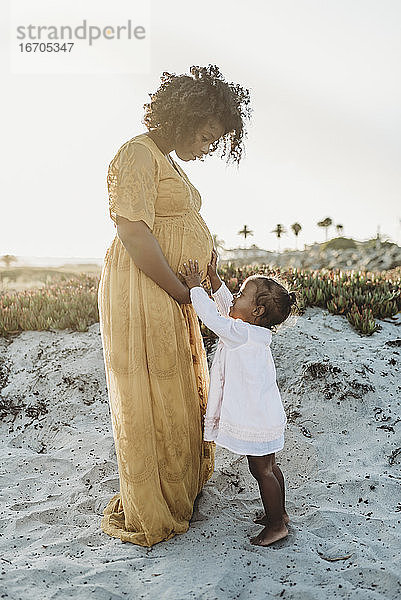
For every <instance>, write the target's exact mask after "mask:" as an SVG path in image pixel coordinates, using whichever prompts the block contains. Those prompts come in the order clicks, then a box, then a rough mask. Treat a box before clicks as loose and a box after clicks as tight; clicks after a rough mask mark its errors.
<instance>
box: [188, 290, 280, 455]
mask: <svg viewBox="0 0 401 600" xmlns="http://www.w3.org/2000/svg"><path fill="white" fill-rule="evenodd" d="M190 295H191V301H192V305H193V307H194V309H195V311H196V313H197V314H198V316H199V317H200V319H201V320H202V321H203V323H204V324H205V325H206V327H208V328H209V329H211V330H212V331H214V332H215V333H216V334H217V335H218V336H219V341H218V344H217V348H216V353H215V356H214V359H213V363H212V366H211V369H210V387H209V394H208V404H207V409H206V416H205V433H204V439H205V440H207V441H214V442H216V444H217V445H219V446H222V447H223V448H227V449H228V450H231V451H232V452H235V453H236V454H247V455H250V456H263V455H265V454H271V453H273V452H279V451H280V450H282V449H283V447H284V431H285V428H286V423H287V417H286V414H285V411H284V407H283V404H282V401H281V395H280V391H279V389H278V387H277V382H276V368H275V365H274V361H273V357H272V353H271V350H270V342H271V339H272V333H271V331H270V329H267V328H265V327H260V326H259V325H252V324H251V323H246V322H245V321H242V320H241V319H233V318H232V317H229V316H228V313H229V310H230V306H231V304H232V300H233V295H232V294H231V292H230V290H229V289H228V288H227V286H226V285H225V283H222V285H221V286H220V287H219V289H218V290H217V292H215V293H214V294H212V296H213V298H214V300H215V302H213V300H211V299H210V298H209V296H208V294H207V292H206V291H205V290H204V289H203V287H193V288H191V290H190ZM217 309H218V310H217Z"/></svg>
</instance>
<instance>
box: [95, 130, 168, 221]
mask: <svg viewBox="0 0 401 600" xmlns="http://www.w3.org/2000/svg"><path fill="white" fill-rule="evenodd" d="M107 188H108V193H109V211H110V217H111V219H112V220H113V221H114V223H117V219H116V217H117V215H120V216H121V217H125V218H126V219H129V220H130V221H144V222H145V223H146V225H147V226H148V227H149V229H151V230H152V229H153V225H154V220H155V202H156V198H157V189H158V168H157V162H156V159H155V157H154V156H153V154H152V152H151V150H149V148H147V147H146V146H145V145H143V144H139V143H135V142H132V141H129V142H127V143H126V144H124V145H123V146H122V147H121V148H120V150H119V151H118V152H117V154H116V155H115V157H114V158H113V160H112V161H111V163H110V165H109V169H108V173H107Z"/></svg>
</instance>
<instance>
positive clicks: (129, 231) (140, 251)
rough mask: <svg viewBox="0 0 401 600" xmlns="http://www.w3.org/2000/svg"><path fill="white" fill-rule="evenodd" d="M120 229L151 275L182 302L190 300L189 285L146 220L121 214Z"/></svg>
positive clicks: (131, 251) (133, 255)
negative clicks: (173, 267) (177, 270)
mask: <svg viewBox="0 0 401 600" xmlns="http://www.w3.org/2000/svg"><path fill="white" fill-rule="evenodd" d="M117 233H118V237H119V238H120V240H121V242H122V244H123V245H124V247H125V249H126V250H127V252H128V254H129V255H130V257H131V258H132V260H133V261H134V263H135V264H136V266H137V267H138V268H139V269H141V271H143V272H144V273H145V274H146V275H147V276H148V277H150V278H151V279H152V280H153V281H154V282H155V283H157V285H159V286H160V287H161V288H163V290H164V291H165V292H167V293H168V294H169V295H170V296H172V297H173V298H174V299H175V300H176V301H177V302H179V303H180V304H190V302H191V296H190V293H189V289H188V287H187V286H186V285H185V284H184V283H182V282H181V281H180V280H179V279H178V277H177V276H176V275H175V273H174V271H173V270H172V268H171V267H170V265H169V264H168V262H167V260H166V257H165V256H164V254H163V252H162V249H161V248H160V246H159V242H158V241H157V239H156V238H155V236H154V235H153V233H152V232H151V230H150V229H149V227H148V226H147V225H146V223H145V222H144V221H129V220H128V219H125V218H124V217H120V216H119V215H117Z"/></svg>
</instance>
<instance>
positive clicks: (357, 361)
mask: <svg viewBox="0 0 401 600" xmlns="http://www.w3.org/2000/svg"><path fill="white" fill-rule="evenodd" d="M397 322H398V325H397V324H396V323H394V324H391V323H387V322H384V321H380V324H381V326H382V329H381V330H380V331H379V332H377V333H375V334H374V335H373V336H371V337H362V336H360V335H359V334H358V333H356V332H355V331H353V330H352V329H351V327H350V325H349V324H348V322H347V321H346V319H345V318H343V317H340V316H333V315H330V314H329V313H328V312H327V311H324V310H320V309H318V308H309V309H308V310H307V311H306V313H305V314H304V315H303V316H302V317H300V318H299V319H298V321H297V322H296V324H295V325H294V326H293V327H287V328H285V329H282V330H281V331H280V332H279V333H278V334H277V335H276V336H274V337H273V345H272V351H273V354H274V357H275V361H276V367H277V375H278V383H279V386H280V389H281V392H282V396H283V403H284V406H285V408H286V411H287V416H288V419H289V423H288V429H287V433H286V445H285V448H284V450H283V451H282V452H280V453H278V454H277V462H278V463H279V464H280V466H281V468H282V470H283V472H284V475H285V477H286V489H287V511H288V513H289V515H290V518H291V521H290V524H289V536H288V537H287V538H286V539H284V540H282V541H280V542H278V543H276V544H275V545H273V546H270V547H268V548H260V547H255V546H252V545H250V543H249V537H251V536H252V535H254V534H255V533H256V532H258V531H259V529H260V526H258V525H255V524H254V523H253V522H252V519H253V517H254V516H255V514H256V513H257V511H259V510H260V509H261V503H260V500H259V495H258V491H257V485H256V483H255V481H254V480H253V479H252V478H251V477H250V475H249V474H248V471H247V467H246V458H245V457H239V456H236V455H233V454H231V453H229V452H227V451H224V450H218V452H217V462H216V470H215V473H214V475H213V478H212V479H211V480H210V482H209V483H208V484H207V485H206V487H205V489H204V491H203V493H202V495H201V496H200V498H199V501H198V502H197V506H196V508H195V511H194V516H193V519H192V523H191V527H190V529H189V531H188V532H187V533H186V534H184V535H181V536H177V537H175V538H173V539H172V540H170V541H169V542H166V543H160V544H157V545H156V546H154V547H153V548H151V549H146V548H142V547H139V546H134V545H132V544H128V543H125V544H124V543H122V542H121V541H120V540H118V539H114V538H110V537H109V536H107V535H106V534H104V533H103V532H102V531H101V529H100V519H101V516H102V512H103V508H104V507H105V506H106V504H107V502H108V500H109V499H110V497H111V496H112V495H113V494H115V493H116V492H117V491H118V473H117V464H116V458H115V452H114V445H113V437H112V431H111V423H110V419H109V413H108V400H107V391H106V383H105V376H104V368H103V356H102V348H101V340H100V335H99V326H98V325H97V324H96V325H93V326H92V327H91V328H90V330H89V332H88V333H66V332H24V333H22V334H20V335H19V336H16V337H14V338H13V340H12V341H10V342H8V341H6V340H4V339H0V412H1V414H2V422H1V427H2V436H1V439H2V442H1V476H0V480H1V501H2V502H1V515H0V531H1V538H0V544H1V554H0V561H1V571H0V573H1V577H0V579H1V583H0V587H1V590H0V597H1V598H6V599H12V600H16V599H19V598H21V599H24V600H25V599H28V598H29V599H30V600H32V599H36V598H38V599H41V600H46V599H57V600H59V599H63V600H64V599H67V598H74V599H75V598H79V599H80V600H85V599H87V598H88V599H89V598H91V599H96V600H111V599H113V600H114V599H117V598H135V599H137V598H144V599H156V598H157V599H174V600H181V599H187V598H188V599H189V598H194V599H204V600H213V599H219V600H220V599H229V600H231V599H234V598H238V599H245V598H253V599H257V600H258V599H262V598H263V599H265V598H284V599H288V598H291V599H294V600H295V599H296V600H312V599H319V600H326V599H330V600H331V599H332V598H347V599H348V598H350V599H352V600H353V599H361V600H374V599H377V600H379V599H380V600H383V599H386V600H387V599H388V600H390V599H396V598H400V597H401V581H400V577H399V574H400V572H401V566H400V537H401V529H400V520H401V494H400V461H401V451H400V453H399V454H398V453H397V449H400V448H401V439H400V420H401V419H400V417H399V407H400V400H399V399H400V391H401V381H400V377H399V374H400V365H399V359H400V352H401V348H400V344H401V342H400V338H401V335H400V333H401V331H400V327H399V324H400V322H401V319H398V321H397ZM396 340H398V341H396ZM210 359H211V355H210V356H209V360H210Z"/></svg>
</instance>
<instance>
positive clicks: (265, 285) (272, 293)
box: [246, 275, 298, 329]
mask: <svg viewBox="0 0 401 600" xmlns="http://www.w3.org/2000/svg"><path fill="white" fill-rule="evenodd" d="M248 281H253V282H254V283H255V284H256V294H255V305H256V306H264V307H265V312H264V313H263V315H261V316H260V317H259V319H258V323H257V325H259V326H261V327H266V328H267V329H272V328H273V329H275V328H276V327H275V326H277V325H280V324H281V323H283V322H284V321H285V320H286V319H287V318H288V317H289V315H290V313H291V310H292V306H293V305H295V306H298V305H297V297H296V293H295V292H294V291H293V292H290V291H289V290H288V289H287V288H286V287H285V286H284V285H283V284H282V283H281V282H280V281H279V279H277V278H274V279H273V278H272V277H267V276H266V275H250V276H249V277H247V279H246V282H248Z"/></svg>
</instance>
